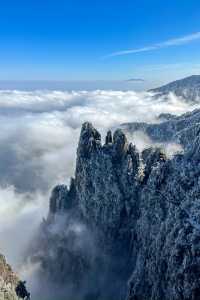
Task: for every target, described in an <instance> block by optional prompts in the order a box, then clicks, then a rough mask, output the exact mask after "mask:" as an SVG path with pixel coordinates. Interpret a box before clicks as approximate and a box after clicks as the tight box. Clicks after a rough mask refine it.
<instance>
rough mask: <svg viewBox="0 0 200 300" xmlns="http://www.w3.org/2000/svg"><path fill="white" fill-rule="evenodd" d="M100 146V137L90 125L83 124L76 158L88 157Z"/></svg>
mask: <svg viewBox="0 0 200 300" xmlns="http://www.w3.org/2000/svg"><path fill="white" fill-rule="evenodd" d="M99 146H101V135H100V133H99V132H98V131H97V130H96V129H95V128H94V127H93V126H92V124H91V123H89V122H85V123H84V124H83V126H82V129H81V134H80V139H79V145H78V156H80V155H81V156H84V157H85V158H86V157H89V155H90V153H91V152H92V151H93V150H96V149H97V148H99Z"/></svg>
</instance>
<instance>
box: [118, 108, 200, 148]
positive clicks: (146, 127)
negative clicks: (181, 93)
mask: <svg viewBox="0 0 200 300" xmlns="http://www.w3.org/2000/svg"><path fill="white" fill-rule="evenodd" d="M158 119H159V121H160V122H159V123H156V124H148V123H137V122H133V123H124V124H122V125H121V128H122V130H123V131H124V132H127V133H129V134H132V133H134V132H136V131H139V132H143V133H145V134H146V135H147V136H148V137H149V138H150V139H151V140H152V141H153V142H160V143H168V142H176V143H180V144H181V145H182V146H183V147H184V149H187V148H188V147H190V146H191V145H192V143H193V142H194V140H195V138H196V137H197V136H198V134H199V132H200V110H199V109H196V110H194V111H192V112H189V113H186V114H184V115H181V116H174V115H170V114H161V115H160V116H159V117H158Z"/></svg>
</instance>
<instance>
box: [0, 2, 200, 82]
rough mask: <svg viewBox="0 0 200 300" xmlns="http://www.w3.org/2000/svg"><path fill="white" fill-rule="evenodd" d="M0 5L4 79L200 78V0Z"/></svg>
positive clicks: (0, 53) (0, 68) (0, 63)
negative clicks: (188, 76) (198, 76)
mask: <svg viewBox="0 0 200 300" xmlns="http://www.w3.org/2000/svg"><path fill="white" fill-rule="evenodd" d="M0 5H1V7H0V79H1V80H2V79H5V80H27V79H30V80H32V79H47V80H71V79H72V80H99V79H104V80H115V79H116V80H126V79H129V78H144V79H145V80H146V81H149V82H150V81H152V82H159V81H169V80H170V79H175V78H178V77H182V76H186V75H190V74H193V73H195V74H198V73H200V34H199V36H198V33H199V32H200V1H199V0H196V1H195V0H166V1H164V0H123V1H122V0H98V1H97V0H90V1H89V0H65V1H64V0H40V1H39V0H26V1H25V0H13V1H11V0H4V1H3V0H1V1H0ZM183 37H184V40H181V39H182V38H183ZM173 39H175V40H173ZM144 48H145V49H144ZM126 50H133V51H132V53H126ZM121 51H122V52H121ZM123 51H125V52H123Z"/></svg>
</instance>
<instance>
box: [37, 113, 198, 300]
mask: <svg viewBox="0 0 200 300" xmlns="http://www.w3.org/2000/svg"><path fill="white" fill-rule="evenodd" d="M195 114H196V113H195V112H194V116H195ZM182 118H185V123H187V124H190V122H188V120H187V119H188V118H190V114H189V115H185V117H182ZM181 120H182V119H180V121H181ZM172 121H173V122H174V119H173V120H172ZM177 122H178V121H177ZM176 126H178V125H177V124H176ZM196 126H198V125H197V124H196ZM186 127H187V126H186ZM186 127H185V130H186V129H187V128H186ZM173 128H175V126H174V127H173ZM188 130H189V129H188ZM194 131H195V132H196V136H194V138H192V137H191V138H190V141H191V145H190V147H189V148H188V149H187V150H185V153H182V154H177V155H175V156H174V157H173V158H171V159H167V157H166V156H165V153H164V152H163V150H162V149H160V148H151V149H146V150H144V151H143V152H142V153H139V152H138V151H137V149H136V147H135V146H133V145H132V144H129V143H128V142H127V139H126V136H125V134H124V133H123V132H122V131H121V130H117V131H116V132H115V133H114V135H113V137H112V134H111V132H109V133H108V134H107V136H106V140H105V144H103V145H102V143H101V136H100V134H99V133H98V131H97V130H96V129H94V128H93V126H92V125H91V124H90V123H85V124H84V125H83V127H82V130H81V135H80V141H79V146H78V150H77V164H76V171H75V178H74V179H72V182H71V186H70V188H69V189H68V188H67V187H65V186H58V187H56V188H54V190H53V192H52V196H51V200H50V212H49V216H48V219H47V220H46V221H45V222H44V223H43V225H42V226H41V233H40V237H39V243H38V244H39V246H38V249H36V250H35V253H36V254H35V259H37V260H39V261H40V262H41V265H42V270H43V275H44V276H46V277H48V279H49V280H52V282H54V283H55V282H56V283H57V284H60V285H61V286H62V287H63V286H64V287H65V288H66V290H65V291H64V292H63V293H64V294H63V295H66V294H67V295H69V294H70V296H73V299H90V300H92V299H101V300H103V299H109V300H112V299H113V300H117V299H125V298H126V297H127V299H128V300H189V299H191V300H197V299H199V292H200V276H199V275H200V271H199V270H200V200H199V195H200V185H199V182H200V153H199V133H198V130H196V129H194ZM127 282H129V283H128V287H127Z"/></svg>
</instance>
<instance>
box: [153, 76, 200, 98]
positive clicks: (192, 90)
mask: <svg viewBox="0 0 200 300" xmlns="http://www.w3.org/2000/svg"><path fill="white" fill-rule="evenodd" d="M150 92H153V93H155V94H156V95H157V97H160V96H167V95H168V94H169V93H173V94H175V95H176V96H178V97H181V98H183V99H184V100H185V101H187V102H191V103H195V102H200V75H192V76H189V77H186V78H184V79H180V80H176V81H173V82H170V83H168V84H166V85H164V86H161V87H159V88H155V89H152V90H150Z"/></svg>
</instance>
